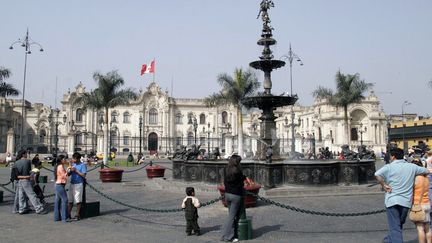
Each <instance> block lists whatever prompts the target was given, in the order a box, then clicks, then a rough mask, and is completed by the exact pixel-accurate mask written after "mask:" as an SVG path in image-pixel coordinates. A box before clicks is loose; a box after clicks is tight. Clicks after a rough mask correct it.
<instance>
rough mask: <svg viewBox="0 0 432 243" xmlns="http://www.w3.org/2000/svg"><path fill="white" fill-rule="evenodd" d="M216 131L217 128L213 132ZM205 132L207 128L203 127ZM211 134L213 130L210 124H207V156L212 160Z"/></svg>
mask: <svg viewBox="0 0 432 243" xmlns="http://www.w3.org/2000/svg"><path fill="white" fill-rule="evenodd" d="M214 131H215V127H213V132H214ZM203 132H205V127H203ZM210 133H211V129H210V122H209V123H207V154H208V156H209V158H210Z"/></svg>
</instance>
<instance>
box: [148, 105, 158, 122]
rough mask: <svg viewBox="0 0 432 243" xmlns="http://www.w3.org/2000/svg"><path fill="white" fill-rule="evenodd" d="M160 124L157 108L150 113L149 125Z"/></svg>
mask: <svg viewBox="0 0 432 243" xmlns="http://www.w3.org/2000/svg"><path fill="white" fill-rule="evenodd" d="M157 122H158V112H157V110H156V109H155V108H152V109H150V111H149V124H157Z"/></svg>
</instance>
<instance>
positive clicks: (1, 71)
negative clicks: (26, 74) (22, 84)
mask: <svg viewBox="0 0 432 243" xmlns="http://www.w3.org/2000/svg"><path fill="white" fill-rule="evenodd" d="M10 75H11V72H10V71H9V69H7V68H4V67H0V96H1V97H3V98H4V97H6V96H9V95H11V96H17V95H19V91H18V90H17V89H15V88H14V87H13V85H12V84H8V83H6V82H4V80H5V79H7V78H9V76H10Z"/></svg>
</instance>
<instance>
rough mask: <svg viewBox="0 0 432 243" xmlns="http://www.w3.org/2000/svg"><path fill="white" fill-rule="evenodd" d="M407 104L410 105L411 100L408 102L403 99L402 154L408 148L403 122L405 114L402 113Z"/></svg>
mask: <svg viewBox="0 0 432 243" xmlns="http://www.w3.org/2000/svg"><path fill="white" fill-rule="evenodd" d="M409 105H411V102H409V101H407V100H405V101H404V102H403V103H402V146H403V151H404V154H406V153H407V150H408V148H407V144H405V124H404V122H405V114H404V107H405V106H409Z"/></svg>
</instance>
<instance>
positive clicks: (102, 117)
mask: <svg viewBox="0 0 432 243" xmlns="http://www.w3.org/2000/svg"><path fill="white" fill-rule="evenodd" d="M104 120H105V115H104V113H103V112H100V113H99V114H98V123H99V124H102V122H104Z"/></svg>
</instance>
